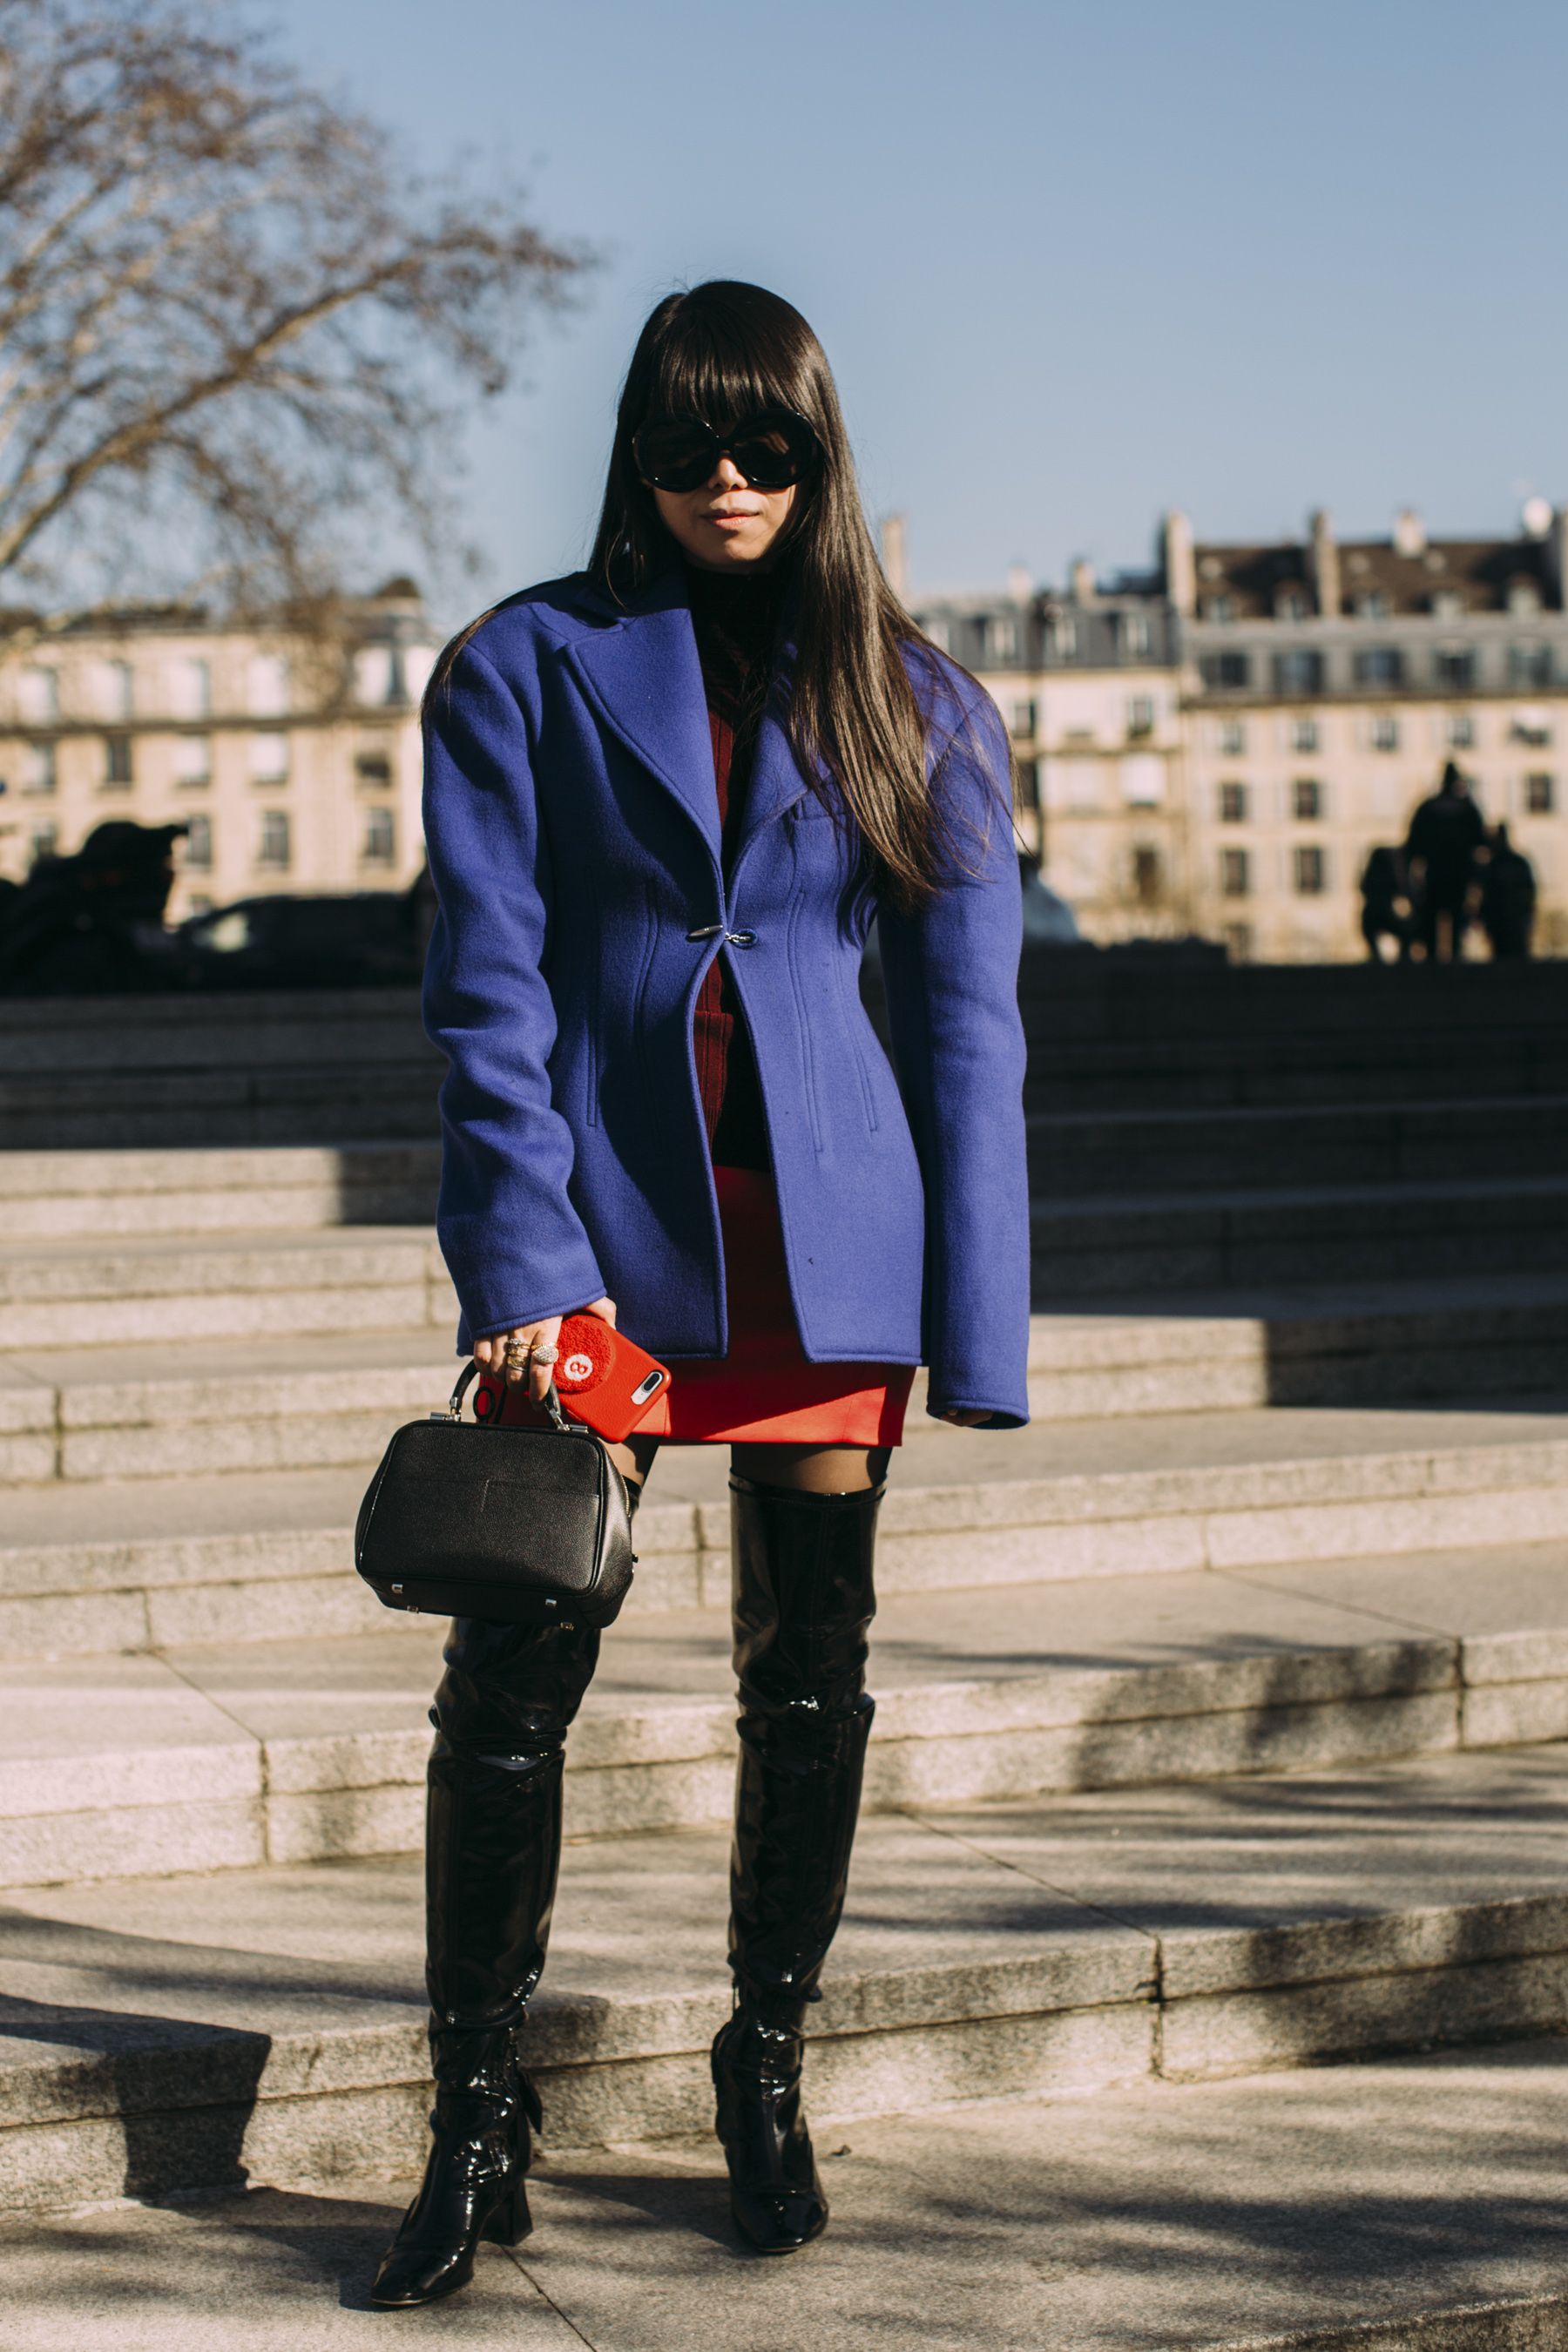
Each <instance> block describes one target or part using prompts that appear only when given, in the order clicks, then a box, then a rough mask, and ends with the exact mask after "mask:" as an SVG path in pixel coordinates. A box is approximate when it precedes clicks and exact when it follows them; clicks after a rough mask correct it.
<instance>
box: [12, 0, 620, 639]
mask: <svg viewBox="0 0 1568 2352" xmlns="http://www.w3.org/2000/svg"><path fill="white" fill-rule="evenodd" d="M215 26H216V30H215ZM587 259H588V257H587V256H586V255H585V254H584V252H583V251H582V250H581V249H580V248H576V247H565V246H562V245H559V244H552V243H550V242H548V241H547V240H546V238H545V237H544V236H542V235H541V233H540V232H539V231H538V230H537V229H536V228H534V227H533V226H531V225H530V223H529V222H528V221H527V219H526V218H524V217H523V216H522V213H521V205H520V201H519V199H518V198H517V196H516V195H515V194H512V195H510V196H505V195H503V196H499V197H498V196H497V195H496V194H494V193H492V192H489V191H487V193H486V195H485V198H484V201H483V202H482V204H481V203H480V202H479V201H478V200H477V199H475V198H473V197H471V196H469V197H465V196H464V194H463V193H462V192H461V190H460V189H458V188H455V187H446V188H440V187H437V188H430V187H425V186H421V185H419V184H416V183H413V182H411V180H410V178H409V176H408V175H407V174H406V173H405V172H404V171H402V169H401V168H399V167H397V166H396V165H395V159H394V157H393V155H392V152H391V149H390V142H388V140H387V138H386V136H385V134H384V132H383V131H380V130H379V129H377V128H376V127H375V126H374V125H373V124H371V123H369V122H366V121H363V120H360V119H358V118H356V117H353V116H352V115H349V114H346V113H345V112H343V111H342V109H341V108H339V107H337V106H335V105H334V104H333V103H331V101H330V100H327V99H326V98H324V97H322V96H321V95H320V94H319V93H318V92H316V91H314V90H312V89H309V88H308V87H306V86H305V85H304V84H303V83H302V82H301V80H300V79H299V77H298V76H297V75H296V74H295V73H294V72H293V71H291V70H290V69H289V68H288V67H287V66H285V65H284V64H282V63H280V62H279V60H278V58H276V57H275V56H274V55H273V53H272V51H271V50H270V48H269V47H268V45H267V44H266V43H265V42H264V41H263V40H262V39H260V38H259V37H258V36H257V35H256V34H255V33H253V32H252V31H250V30H249V29H247V26H245V25H244V24H243V23H242V22H239V21H238V20H235V21H234V22H233V25H232V28H227V29H226V27H225V26H224V24H223V11H222V10H221V9H220V8H215V7H214V5H212V0H207V5H205V6H204V8H203V9H202V11H201V13H200V15H199V16H198V15H197V14H195V12H194V11H189V10H187V9H186V8H185V7H184V5H181V0H0V607H4V608H6V609H8V610H9V612H10V613H11V614H13V615H14V616H15V624H16V626H18V627H20V628H21V629H22V630H24V631H25V633H26V635H37V634H39V633H41V632H48V631H51V630H53V629H54V628H57V627H63V626H67V625H69V624H70V623H71V622H72V621H79V620H80V619H81V618H82V617H84V615H85V614H90V613H91V612H93V611H94V610H100V609H107V608H109V607H111V606H113V605H115V604H119V605H121V606H122V605H123V604H125V603H126V601H127V599H128V597H129V596H132V595H146V594H148V593H163V594H165V595H167V594H170V593H174V594H175V595H176V596H178V595H182V594H184V595H188V594H191V593H195V591H196V588H197V586H198V583H199V585H200V588H201V591H202V593H205V594H206V595H208V596H212V595H214V594H215V593H216V594H219V595H221V596H223V597H224V598H225V599H226V601H228V602H229V603H230V604H234V605H237V606H240V607H247V606H248V607H255V606H257V605H258V604H263V603H265V604H271V605H274V606H277V605H278V604H292V605H295V606H296V607H298V606H300V605H301V604H310V603H311V602H314V601H316V600H318V599H320V598H321V597H322V596H323V595H330V593H331V591H332V590H333V589H334V588H335V587H336V585H337V584H338V583H337V574H338V572H339V571H340V569H341V562H342V554H343V551H344V547H345V544H350V543H352V541H353V533H354V530H355V526H356V523H360V522H363V520H364V519H365V518H367V517H370V516H372V515H374V517H375V518H376V519H377V520H378V522H380V523H382V524H384V522H385V520H387V519H388V517H390V516H395V517H396V518H398V519H399V520H401V521H402V522H403V523H405V525H408V524H411V525H412V526H413V527H414V528H415V530H416V531H417V532H418V533H419V534H420V536H421V537H422V538H423V539H424V540H425V541H426V543H427V544H429V543H430V542H431V541H433V539H434V538H435V536H436V534H437V527H438V519H439V516H440V512H441V500H440V496H439V488H438V487H437V489H436V490H434V491H433V489H432V484H433V483H434V484H436V485H437V486H439V485H440V484H441V483H442V482H444V481H446V480H449V479H450V475H451V467H450V463H449V462H448V461H449V458H450V456H451V453H452V450H453V448H454V447H455V446H456V443H455V433H456V426H457V423H458V415H459V413H460V410H461V408H462V405H463V403H464V399H465V397H466V396H468V397H471V395H472V394H474V393H475V392H478V393H479V394H494V393H497V392H499V391H500V390H501V389H502V388H503V387H504V385H505V384H506V383H507V381H508V376H509V370H510V366H511V363H512V362H513V360H514V357H515V354H516V352H517V351H518V349H519V348H520V345H521V340H522V337H523V334H524V331H525V330H526V328H527V327H528V325H529V324H530V323H531V319H532V317H533V316H534V314H535V313H536V311H537V310H538V308H539V307H540V306H541V305H542V304H543V305H549V304H552V303H553V304H559V303H560V302H561V301H562V300H563V299H564V298H565V297H566V296H567V295H568V294H569V292H570V291H571V290H572V289H573V286H574V280H575V279H576V278H577V275H578V273H580V272H581V270H582V269H583V268H584V266H585V263H586V261H587ZM21 607H28V608H30V614H29V617H27V618H26V620H24V619H23V617H22V613H21V611H20V610H19V608H21ZM10 641H11V642H12V644H13V646H15V644H16V634H15V629H13V632H12V633H11V638H10Z"/></svg>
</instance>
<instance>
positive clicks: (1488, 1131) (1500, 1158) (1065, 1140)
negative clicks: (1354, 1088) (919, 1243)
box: [1028, 1095, 1568, 1204]
mask: <svg viewBox="0 0 1568 2352" xmlns="http://www.w3.org/2000/svg"><path fill="white" fill-rule="evenodd" d="M1028 1140H1029V1189H1030V1192H1031V1193H1032V1194H1033V1195H1034V1197H1035V1198H1036V1199H1037V1200H1038V1201H1040V1202H1044V1203H1047V1204H1048V1203H1050V1202H1053V1201H1056V1200H1058V1199H1061V1198H1064V1197H1066V1198H1069V1199H1071V1198H1081V1197H1083V1196H1085V1195H1092V1194H1101V1193H1106V1192H1110V1193H1137V1192H1142V1191H1144V1190H1154V1191H1158V1192H1162V1193H1168V1192H1215V1191H1219V1190H1222V1189H1224V1190H1227V1191H1228V1190H1238V1191H1239V1190H1242V1189H1246V1190H1262V1189H1264V1188H1266V1187H1271V1186H1283V1187H1285V1188H1286V1189H1288V1190H1290V1191H1293V1192H1294V1191H1299V1190H1300V1188H1301V1187H1302V1186H1304V1185H1325V1184H1329V1185H1358V1186H1359V1185H1366V1186H1376V1185H1382V1184H1399V1183H1410V1182H1426V1183H1430V1182H1451V1181H1464V1180H1469V1179H1473V1178H1476V1177H1482V1178H1492V1177H1502V1178H1511V1177H1520V1176H1561V1175H1562V1173H1563V1170H1564V1168H1568V1097H1563V1096H1561V1095H1548V1096H1533V1097H1528V1096H1527V1097H1506V1096H1505V1097H1496V1096H1488V1097H1479V1098H1477V1097H1470V1098H1459V1099H1449V1100H1447V1101H1444V1100H1438V1101H1426V1102H1420V1103H1391V1104H1373V1103H1358V1104H1343V1103H1321V1104H1312V1105H1305V1106H1303V1105H1297V1104H1290V1105H1269V1106H1252V1107H1249V1108H1230V1109H1220V1108H1200V1109H1193V1108H1182V1109H1167V1110H1147V1109H1142V1108H1140V1109H1131V1110H1122V1111H1073V1112H1050V1113H1041V1112H1036V1113H1035V1114H1034V1116H1033V1117H1032V1118H1030V1119H1029V1121H1028Z"/></svg>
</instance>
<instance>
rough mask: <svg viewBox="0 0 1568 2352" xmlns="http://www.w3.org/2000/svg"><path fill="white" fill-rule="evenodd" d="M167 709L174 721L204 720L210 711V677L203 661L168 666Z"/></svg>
mask: <svg viewBox="0 0 1568 2352" xmlns="http://www.w3.org/2000/svg"><path fill="white" fill-rule="evenodd" d="M169 708H170V709H171V710H172V711H173V712H174V717H175V718H176V719H205V717H206V715H207V712H208V711H209V710H210V709H212V676H211V673H210V671H209V670H208V668H207V666H206V664H205V661H174V662H171V663H170V664H169Z"/></svg>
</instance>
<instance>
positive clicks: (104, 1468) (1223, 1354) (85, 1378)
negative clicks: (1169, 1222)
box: [0, 1234, 1568, 1486]
mask: <svg viewBox="0 0 1568 2352" xmlns="http://www.w3.org/2000/svg"><path fill="white" fill-rule="evenodd" d="M363 1240H364V1236H363V1234H355V1235H353V1236H351V1237H350V1240H349V1244H348V1248H349V1255H350V1259H351V1261H352V1265H353V1269H355V1270H360V1271H363V1265H361V1260H362V1258H363ZM398 1263H399V1265H400V1266H401V1267H402V1269H403V1270H404V1271H406V1265H407V1261H406V1258H405V1257H400V1259H399V1261H398ZM373 1294H374V1286H371V1285H368V1284H367V1285H365V1286H363V1287H362V1288H359V1289H351V1288H350V1286H348V1285H347V1284H346V1283H337V1284H335V1285H334V1286H333V1288H332V1289H331V1291H330V1292H328V1293H326V1294H318V1293H311V1294H310V1304H311V1311H314V1310H315V1302H316V1300H317V1298H318V1297H320V1296H322V1295H325V1296H327V1297H329V1299H330V1301H331V1304H332V1305H333V1306H334V1307H337V1306H344V1307H345V1322H346V1321H347V1319H348V1317H349V1315H351V1314H357V1315H358V1316H360V1317H361V1318H372V1317H374V1313H375V1312H376V1311H377V1309H376V1306H375V1298H374V1295H373ZM259 1296H260V1297H262V1298H263V1301H264V1305H265V1307H266V1309H267V1311H268V1312H270V1311H271V1310H272V1308H273V1307H275V1306H276V1304H277V1300H278V1296H279V1294H277V1293H275V1292H274V1293H265V1294H259ZM284 1296H285V1297H286V1298H287V1297H288V1294H284ZM406 1296H407V1286H406V1285H401V1284H400V1285H397V1286H395V1288H394V1300H393V1303H394V1305H396V1304H397V1303H399V1302H400V1301H402V1300H404V1299H405V1298H406ZM257 1298H258V1294H257V1293H254V1292H252V1293H250V1294H240V1295H238V1296H237V1297H236V1298H235V1300H234V1301H233V1303H232V1309H231V1311H232V1316H233V1321H232V1322H231V1323H230V1324H229V1325H228V1328H229V1329H230V1330H233V1329H235V1328H237V1327H243V1323H244V1320H245V1318H246V1317H247V1314H249V1313H251V1312H252V1311H254V1310H255V1307H256V1301H257ZM201 1303H202V1305H203V1307H204V1310H205V1312H206V1314H207V1316H208V1318H209V1319H211V1320H215V1321H218V1320H221V1317H220V1314H219V1312H218V1311H217V1301H216V1298H215V1297H212V1296H208V1297H205V1298H204V1299H203V1300H202V1302H201ZM189 1304H190V1301H189V1299H188V1298H186V1299H184V1300H182V1301H180V1302H179V1305H180V1307H181V1309H182V1311H183V1310H184V1308H185V1307H188V1306H189ZM1565 1310H1568V1274H1557V1275H1551V1274H1546V1275H1540V1274H1537V1275H1531V1276H1524V1275H1511V1276H1510V1275H1501V1276H1472V1277H1469V1278H1468V1279H1466V1278H1455V1277H1450V1278H1449V1279H1448V1280H1447V1282H1441V1283H1438V1282H1426V1283H1403V1284H1402V1283H1380V1284H1361V1285H1353V1284H1352V1285H1342V1286H1339V1287H1337V1288H1336V1287H1333V1286H1319V1287H1316V1288H1310V1289H1305V1290H1301V1291H1297V1292H1289V1291H1285V1290H1279V1291H1274V1292H1271V1293H1270V1292H1258V1293H1256V1294H1251V1293H1244V1294H1237V1293H1231V1294H1229V1295H1228V1296H1227V1295H1226V1293H1224V1292H1209V1293H1199V1294H1184V1295H1174V1296H1173V1297H1170V1298H1168V1299H1165V1300H1162V1299H1161V1297H1160V1296H1159V1294H1158V1293H1154V1294H1151V1295H1150V1296H1149V1297H1146V1298H1144V1299H1142V1300H1121V1299H1118V1300H1115V1301H1111V1302H1108V1303H1107V1307H1106V1308H1105V1310H1104V1311H1102V1312H1100V1313H1093V1312H1082V1313H1079V1314H1071V1313H1062V1314H1058V1315H1040V1316H1037V1317H1035V1318H1034V1319H1033V1322H1032V1325H1031V1330H1030V1341H1029V1400H1030V1410H1031V1412H1032V1414H1033V1415H1034V1417H1035V1418H1036V1420H1037V1421H1047V1422H1059V1421H1067V1420H1072V1421H1077V1420H1100V1419H1105V1418H1108V1417H1118V1416H1126V1415H1134V1414H1137V1415H1142V1414H1147V1413H1171V1412H1213V1411H1216V1410H1224V1409H1226V1408H1227V1407H1228V1408H1233V1409H1243V1408H1247V1407H1250V1406H1257V1405H1263V1404H1287V1403H1288V1404H1295V1405H1309V1404H1347V1403H1353V1402H1361V1401H1364V1402H1368V1403H1375V1404H1378V1405H1385V1404H1387V1403H1389V1402H1394V1401H1395V1400H1401V1401H1409V1402H1426V1401H1438V1400H1447V1399H1463V1400H1467V1401H1470V1402H1479V1401H1480V1400H1481V1399H1483V1398H1486V1397H1488V1396H1490V1395H1500V1396H1511V1395H1521V1394H1531V1393H1536V1394H1539V1393H1542V1392H1544V1391H1550V1390H1552V1389H1568V1312H1565ZM431 1311H432V1312H434V1311H435V1310H434V1307H432V1310H431ZM451 1330H452V1324H451V1322H450V1321H449V1320H447V1321H443V1320H441V1319H439V1318H437V1321H436V1322H434V1323H425V1324H421V1325H418V1326H416V1328H413V1329H411V1330H396V1329H391V1330H386V1329H380V1328H375V1327H374V1322H372V1323H371V1327H370V1328H359V1329H354V1328H346V1329H345V1328H338V1329H335V1330H332V1331H331V1332H330V1333H325V1334H318V1335H310V1334H288V1333H282V1334H279V1333H276V1332H271V1333H268V1332H265V1331H264V1332H262V1333H260V1334H259V1335H257V1336H248V1337H245V1338H226V1337H216V1338H212V1339H174V1340H168V1341H164V1342H163V1343H162V1344H160V1343H157V1342H143V1343H141V1344H136V1343H129V1344H128V1343H121V1344H120V1345H118V1346H107V1347H83V1346H79V1345H78V1346H66V1347H54V1348H45V1347H37V1348H32V1349H12V1350H10V1351H9V1352H8V1353H6V1354H4V1355H0V1486H6V1485H13V1486H15V1485H33V1484H37V1483H39V1482H48V1481H53V1480H64V1481H67V1482H69V1483H79V1482H81V1481H86V1480H93V1479H100V1478H116V1479H121V1478H131V1477H147V1478H157V1477H168V1476H175V1475H182V1474H189V1475H201V1474H203V1473H206V1472H212V1471H216V1470H224V1469H227V1470H232V1471H237V1472H239V1471H252V1470H258V1469H262V1468H266V1467H273V1468H278V1469H311V1468H321V1467H324V1466H327V1465H340V1466H349V1465H366V1466H368V1465H372V1464H374V1462H375V1461H376V1460H377V1459H378V1458H379V1456H380V1454H381V1451H382V1448H383V1447H384V1444H385V1443H386V1441H387V1438H388V1437H389V1436H390V1434H391V1433H392V1431H393V1430H394V1429H395V1427H396V1426H397V1424H398V1423H399V1422H400V1421H403V1420H405V1419H407V1418H409V1417H410V1416H411V1415H413V1414H417V1413H419V1412H428V1411H432V1410H434V1409H435V1408H436V1407H437V1406H438V1405H440V1404H441V1403H443V1402H445V1399H446V1396H447V1391H448V1390H449V1387H450V1381H451V1376H452V1373H453V1371H454V1370H455V1369H456V1367H455V1360H454V1359H453V1357H452V1354H451V1341H450V1334H451ZM72 1332H73V1336H76V1333H75V1328H74V1326H73V1327H72ZM925 1397H926V1391H925V1385H924V1376H923V1374H922V1375H920V1376H918V1377H917V1380H916V1383H915V1391H914V1395H913V1397H912V1399H911V1404H910V1416H911V1418H910V1426H911V1428H912V1429H914V1430H917V1431H918V1430H920V1429H921V1428H922V1427H923V1426H924V1425H925Z"/></svg>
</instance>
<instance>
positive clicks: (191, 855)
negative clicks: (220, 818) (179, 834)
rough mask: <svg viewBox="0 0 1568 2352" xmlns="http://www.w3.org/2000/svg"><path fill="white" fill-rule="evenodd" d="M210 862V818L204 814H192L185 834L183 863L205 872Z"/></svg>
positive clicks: (211, 855) (211, 829) (211, 834)
mask: <svg viewBox="0 0 1568 2352" xmlns="http://www.w3.org/2000/svg"><path fill="white" fill-rule="evenodd" d="M212 862H213V828H212V819H211V818H210V817H205V816H194V817H192V818H191V819H190V820H189V823H188V829H187V831H186V834H185V864H186V865H187V866H190V867H192V868H193V869H195V870H197V871H199V872H201V873H204V874H205V873H206V872H207V871H208V870H209V868H210V867H211V865H212Z"/></svg>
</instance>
